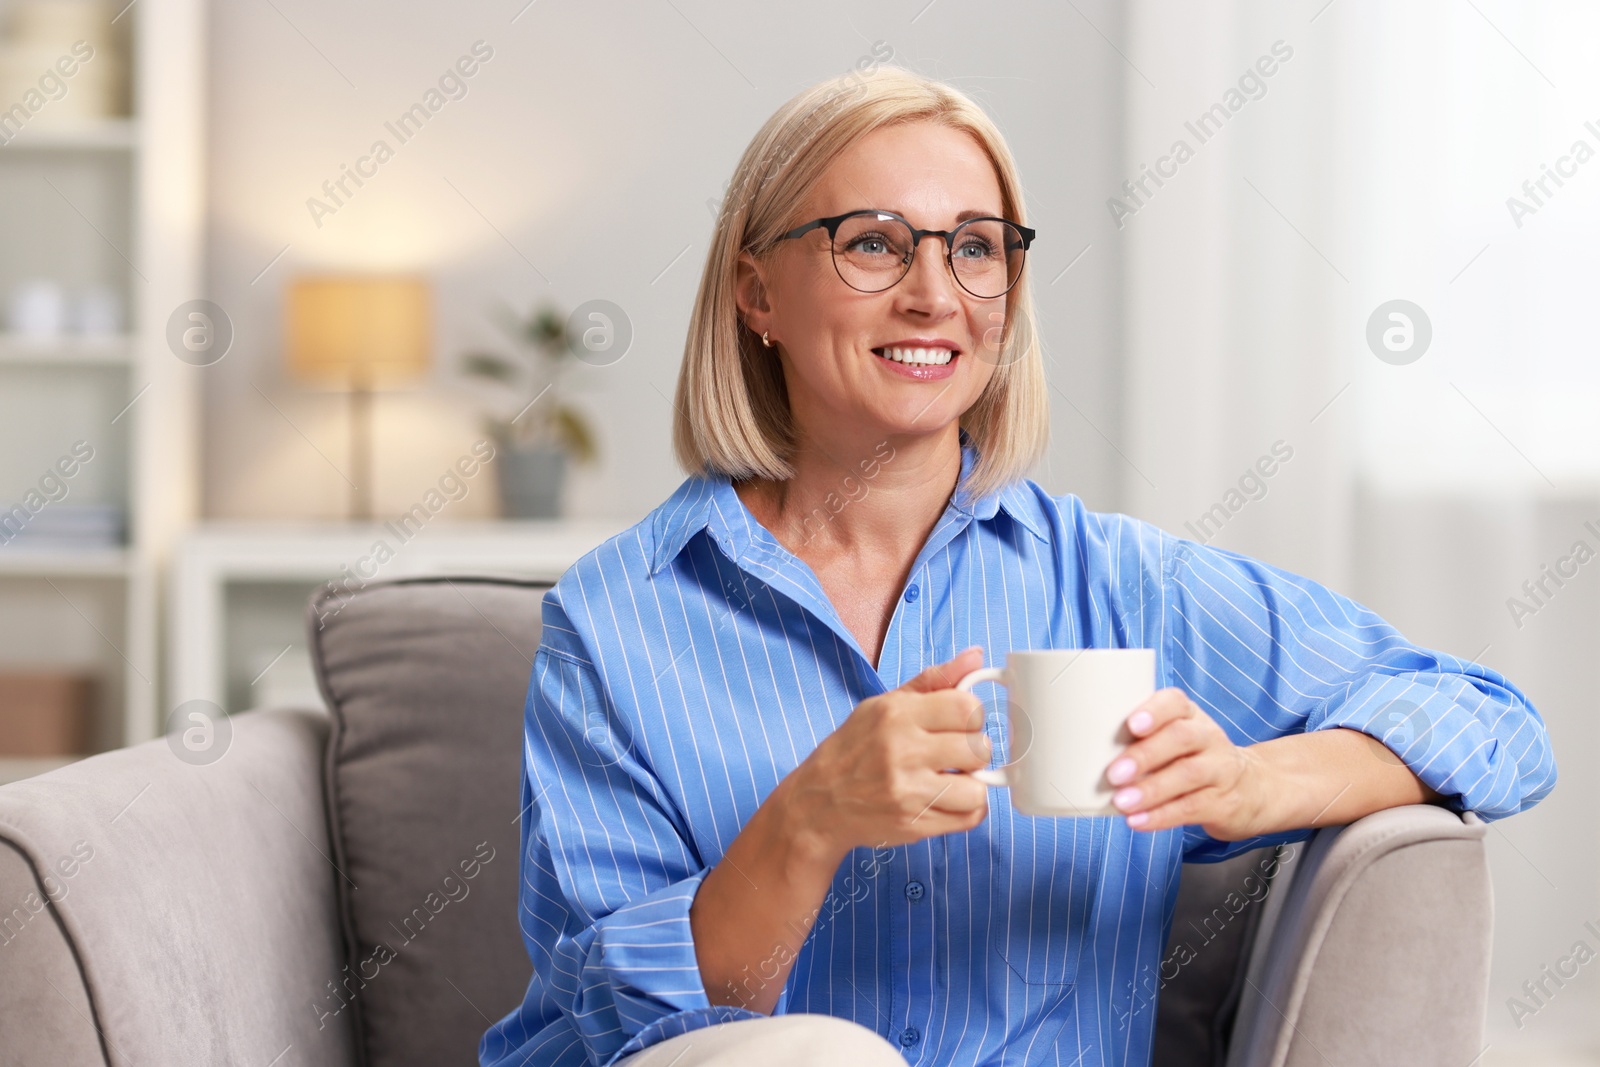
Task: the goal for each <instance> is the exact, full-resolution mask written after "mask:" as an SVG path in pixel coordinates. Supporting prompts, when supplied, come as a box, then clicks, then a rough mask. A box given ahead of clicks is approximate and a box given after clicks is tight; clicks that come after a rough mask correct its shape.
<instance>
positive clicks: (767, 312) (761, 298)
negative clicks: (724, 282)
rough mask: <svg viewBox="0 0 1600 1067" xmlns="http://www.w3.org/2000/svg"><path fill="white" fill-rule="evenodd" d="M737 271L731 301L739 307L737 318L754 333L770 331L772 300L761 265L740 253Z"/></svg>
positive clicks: (745, 254) (753, 257) (744, 253)
mask: <svg viewBox="0 0 1600 1067" xmlns="http://www.w3.org/2000/svg"><path fill="white" fill-rule="evenodd" d="M737 271H738V273H737V275H736V277H735V280H734V286H733V299H734V303H735V304H737V305H738V307H739V318H740V319H742V320H743V321H744V324H745V325H746V326H748V327H749V328H750V329H751V330H752V331H754V332H755V333H758V334H759V333H762V332H763V331H770V330H771V329H772V300H771V296H770V294H769V292H768V289H767V282H766V278H765V271H764V269H763V267H762V264H761V263H759V262H758V261H757V260H756V258H755V256H753V255H751V254H750V253H749V252H740V253H739V262H738V266H737Z"/></svg>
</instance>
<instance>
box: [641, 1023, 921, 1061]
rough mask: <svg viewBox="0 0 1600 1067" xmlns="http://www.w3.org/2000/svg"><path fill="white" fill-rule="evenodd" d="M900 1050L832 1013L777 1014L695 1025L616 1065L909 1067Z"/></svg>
mask: <svg viewBox="0 0 1600 1067" xmlns="http://www.w3.org/2000/svg"><path fill="white" fill-rule="evenodd" d="M905 1062H906V1061H905V1057H904V1056H902V1055H900V1050H899V1049H897V1048H895V1047H894V1046H893V1045H891V1044H889V1042H887V1041H885V1040H884V1039H883V1038H881V1037H879V1036H878V1035H877V1034H875V1033H873V1032H872V1031H871V1030H868V1029H867V1028H866V1027H865V1026H860V1025H858V1024H856V1023H853V1022H850V1021H849V1020H848V1019H836V1018H834V1017H833V1016H831V1015H804V1014H797V1015H775V1016H773V1017H771V1018H769V1019H740V1020H739V1021H738V1022H732V1023H719V1024H717V1025H716V1026H707V1027H703V1028H701V1029H699V1030H691V1031H690V1032H689V1033H687V1034H682V1035H680V1036H678V1037H675V1038H672V1039H671V1040H670V1041H663V1042H661V1043H660V1044H659V1045H651V1046H650V1047H649V1048H647V1049H645V1050H644V1051H643V1052H639V1053H635V1054H634V1055H632V1056H629V1057H628V1058H627V1059H625V1060H620V1061H618V1063H617V1067H747V1065H751V1067H835V1065H838V1064H849V1065H850V1067H905Z"/></svg>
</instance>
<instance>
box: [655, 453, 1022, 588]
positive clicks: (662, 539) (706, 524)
mask: <svg viewBox="0 0 1600 1067" xmlns="http://www.w3.org/2000/svg"><path fill="white" fill-rule="evenodd" d="M959 432H960V439H961V477H960V478H959V479H958V480H957V482H956V491H955V493H954V494H952V496H951V498H950V504H949V507H950V509H952V510H954V511H958V512H960V513H961V514H963V515H967V516H969V517H970V518H973V519H982V520H985V521H988V520H992V519H993V518H994V517H995V514H996V512H998V511H999V510H1000V509H1002V508H1004V509H1005V512H1006V514H1008V515H1010V516H1011V517H1012V518H1013V519H1015V520H1016V521H1017V522H1018V523H1020V524H1021V525H1022V527H1023V528H1024V529H1026V530H1027V531H1028V532H1029V533H1031V534H1033V536H1035V537H1037V538H1038V539H1039V540H1040V541H1043V542H1045V543H1046V544H1048V543H1049V541H1050V537H1049V534H1048V533H1047V532H1046V528H1045V522H1044V518H1043V517H1042V515H1041V514H1040V510H1039V505H1038V502H1037V501H1036V500H1035V499H1034V496H1033V493H1031V492H1030V491H1029V488H1028V486H1027V484H1026V483H1024V482H1023V481H1022V480H1020V479H1018V480H1014V481H1011V482H1009V483H1007V484H1006V485H1003V486H1001V487H1000V488H999V489H996V490H993V491H991V492H988V493H985V494H984V495H982V496H976V497H975V496H973V495H972V494H971V493H970V492H969V491H968V488H967V478H968V475H970V474H971V473H972V468H973V465H974V464H976V463H977V460H978V452H977V449H976V447H974V445H973V443H972V438H971V436H970V435H968V433H967V431H966V429H965V428H962V429H961V430H960V431H959ZM753 522H754V518H753V517H752V516H751V515H750V514H749V510H748V509H747V508H746V507H745V506H744V502H743V501H742V500H740V499H739V495H738V494H737V493H735V492H734V490H733V483H732V481H731V479H729V478H728V477H727V476H726V475H723V474H704V475H694V476H691V477H689V478H687V479H685V480H684V482H683V484H682V485H680V486H679V487H678V488H677V491H675V492H674V493H673V494H672V495H671V496H670V497H668V498H667V499H666V500H665V501H664V502H663V503H662V504H661V506H660V507H658V508H657V509H656V510H655V515H654V518H653V521H652V525H653V530H654V535H655V536H654V541H655V553H654V555H653V556H652V557H651V560H650V573H651V574H652V575H654V574H656V573H658V572H659V571H660V570H661V569H662V568H663V567H665V566H666V565H667V564H668V563H670V562H672V560H674V559H676V558H677V557H678V553H679V552H681V551H683V547H684V546H685V545H687V544H688V543H689V540H690V538H692V537H693V536H694V535H695V534H697V533H699V532H700V531H701V530H704V529H707V528H709V531H710V535H711V537H712V539H713V540H715V541H716V542H717V543H718V545H720V546H721V548H722V550H723V552H724V553H725V554H727V556H728V557H729V558H730V559H734V560H737V559H739V557H740V554H741V552H740V550H741V549H742V548H744V547H745V546H747V545H748V544H749V542H750V533H751V530H750V528H749V527H750V524H751V523H753Z"/></svg>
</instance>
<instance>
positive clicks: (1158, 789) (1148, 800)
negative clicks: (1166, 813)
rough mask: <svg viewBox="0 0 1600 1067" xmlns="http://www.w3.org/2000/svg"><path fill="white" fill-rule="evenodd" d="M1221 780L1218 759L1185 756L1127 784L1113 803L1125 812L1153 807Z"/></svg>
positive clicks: (1125, 813) (1118, 792)
mask: <svg viewBox="0 0 1600 1067" xmlns="http://www.w3.org/2000/svg"><path fill="white" fill-rule="evenodd" d="M1218 784H1220V776H1219V775H1218V774H1217V773H1216V761H1214V760H1209V759H1206V758H1204V756H1185V757H1183V758H1182V759H1179V760H1176V761H1174V762H1172V763H1170V764H1168V765H1167V766H1166V767H1164V768H1162V769H1161V770H1159V771H1157V772H1156V773H1154V774H1151V775H1148V776H1146V777H1144V778H1142V779H1140V780H1139V781H1138V782H1137V783H1136V784H1134V785H1125V786H1123V787H1122V788H1121V789H1118V790H1117V791H1116V792H1114V793H1112V794H1111V803H1112V805H1113V806H1115V807H1116V809H1117V810H1118V811H1120V812H1122V813H1123V814H1124V815H1132V814H1133V813H1135V812H1140V811H1149V810H1151V809H1153V808H1159V807H1160V806H1161V805H1163V804H1166V803H1169V802H1170V801H1173V800H1176V799H1177V798H1179V797H1182V796H1186V795H1188V794H1190V793H1192V792H1194V791H1195V790H1196V789H1203V788H1206V787H1207V786H1215V785H1218Z"/></svg>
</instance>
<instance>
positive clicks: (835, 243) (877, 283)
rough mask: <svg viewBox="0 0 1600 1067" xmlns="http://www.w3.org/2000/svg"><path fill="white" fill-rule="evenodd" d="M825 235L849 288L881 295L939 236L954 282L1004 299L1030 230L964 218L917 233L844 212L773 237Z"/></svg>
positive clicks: (888, 219)
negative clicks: (923, 246)
mask: <svg viewBox="0 0 1600 1067" xmlns="http://www.w3.org/2000/svg"><path fill="white" fill-rule="evenodd" d="M817 229H824V230H827V231H828V242H829V246H830V248H831V250H832V253H833V269H834V270H836V271H837V272H838V273H839V277H840V278H841V279H842V280H843V281H844V283H845V284H846V285H848V286H849V287H850V288H852V289H856V290H858V291H860V292H863V293H881V292H883V291H884V290H885V289H889V288H891V287H893V286H894V285H895V284H896V283H897V282H899V281H900V279H901V278H904V277H905V276H906V275H907V274H908V273H910V271H911V263H912V261H913V260H914V259H915V258H916V254H917V245H918V244H920V243H921V241H922V239H923V238H924V237H942V238H944V243H945V253H944V261H945V264H946V265H947V266H948V267H949V268H950V273H951V274H952V275H954V276H955V279H956V283H957V284H958V285H960V286H961V288H963V289H965V290H966V291H967V292H969V293H971V294H972V295H973V296H975V297H977V298H978V299H980V300H993V299H995V298H997V297H1002V296H1005V295H1006V293H1008V292H1010V291H1011V287H1012V286H1014V285H1016V284H1017V279H1018V278H1020V277H1021V276H1022V264H1023V261H1024V260H1025V259H1026V258H1027V255H1028V245H1029V244H1031V243H1032V242H1033V238H1034V231H1033V230H1030V229H1028V227H1026V226H1020V225H1018V224H1017V223H1015V222H1011V221H1009V220H1007V219H1001V218H991V217H983V218H976V219H968V220H967V221H966V222H963V223H962V224H961V225H959V226H957V227H956V228H955V229H953V230H919V229H917V228H916V227H915V226H913V225H911V223H909V222H907V221H906V220H905V219H903V218H901V217H900V216H899V215H896V214H895V213H894V212H892V211H879V210H876V209H867V210H864V211H850V212H846V213H845V214H843V215H835V216H833V217H832V218H829V219H814V220H812V221H811V222H808V223H806V224H805V225H804V226H800V227H797V228H795V229H793V230H790V231H789V232H788V233H786V234H784V235H783V236H782V237H780V238H778V240H780V241H785V240H788V239H789V238H791V237H800V236H802V235H803V234H807V233H810V232H811V231H812V230H817Z"/></svg>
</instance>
